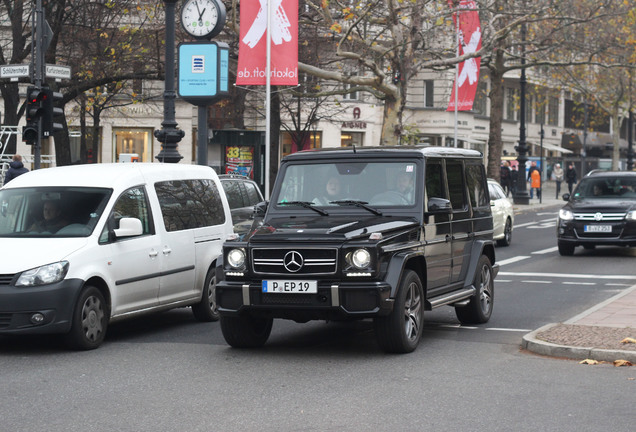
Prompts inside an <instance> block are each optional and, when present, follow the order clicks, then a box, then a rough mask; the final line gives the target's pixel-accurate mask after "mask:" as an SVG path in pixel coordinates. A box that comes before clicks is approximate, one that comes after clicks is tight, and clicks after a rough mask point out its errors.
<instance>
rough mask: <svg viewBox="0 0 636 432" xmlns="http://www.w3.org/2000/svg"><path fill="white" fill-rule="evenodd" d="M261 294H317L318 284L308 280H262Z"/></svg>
mask: <svg viewBox="0 0 636 432" xmlns="http://www.w3.org/2000/svg"><path fill="white" fill-rule="evenodd" d="M263 292H264V293H276V294H279V293H302V294H316V293H317V292H318V282H317V281H310V280H264V281H263Z"/></svg>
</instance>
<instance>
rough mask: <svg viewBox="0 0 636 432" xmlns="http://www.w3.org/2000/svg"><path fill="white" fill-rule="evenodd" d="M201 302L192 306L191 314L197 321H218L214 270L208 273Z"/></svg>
mask: <svg viewBox="0 0 636 432" xmlns="http://www.w3.org/2000/svg"><path fill="white" fill-rule="evenodd" d="M203 286H204V289H203V293H202V294H201V301H200V302H199V303H197V304H195V305H192V313H193V314H194V318H195V319H196V320H197V321H202V322H212V321H218V320H219V307H218V305H217V304H216V275H215V273H214V268H212V269H210V270H209V271H208V274H207V276H206V277H205V285H203Z"/></svg>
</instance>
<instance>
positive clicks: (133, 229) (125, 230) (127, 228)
mask: <svg viewBox="0 0 636 432" xmlns="http://www.w3.org/2000/svg"><path fill="white" fill-rule="evenodd" d="M113 232H114V233H115V237H117V238H119V237H134V236H138V235H141V234H143V232H144V229H143V226H142V225H141V220H139V219H137V218H121V219H120V220H119V228H118V229H116V230H113Z"/></svg>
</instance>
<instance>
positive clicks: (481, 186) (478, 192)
mask: <svg viewBox="0 0 636 432" xmlns="http://www.w3.org/2000/svg"><path fill="white" fill-rule="evenodd" d="M485 183H486V179H485V176H484V170H483V169H482V166H481V165H475V164H471V165H466V184H467V185H468V195H469V197H470V205H471V206H472V207H473V208H477V207H484V206H487V205H488V197H487V194H486V188H485Z"/></svg>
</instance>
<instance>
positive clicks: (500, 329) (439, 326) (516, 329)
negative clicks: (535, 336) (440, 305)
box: [436, 324, 532, 333]
mask: <svg viewBox="0 0 636 432" xmlns="http://www.w3.org/2000/svg"><path fill="white" fill-rule="evenodd" d="M436 327H438V328H451V329H460V330H479V329H480V327H471V326H463V325H461V324H439V325H437V326H436ZM483 330H487V331H503V332H520V333H528V332H531V331H532V330H529V329H518V328H503V327H486V328H484V329H483Z"/></svg>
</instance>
